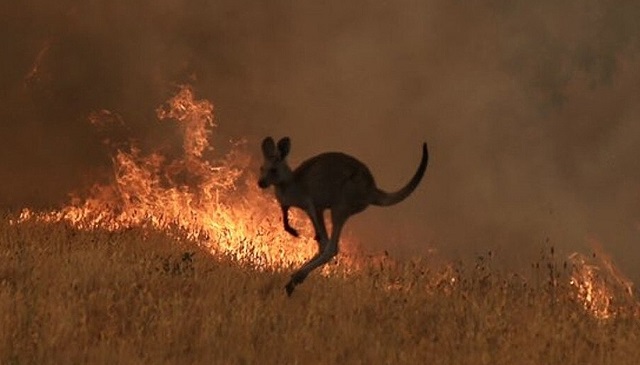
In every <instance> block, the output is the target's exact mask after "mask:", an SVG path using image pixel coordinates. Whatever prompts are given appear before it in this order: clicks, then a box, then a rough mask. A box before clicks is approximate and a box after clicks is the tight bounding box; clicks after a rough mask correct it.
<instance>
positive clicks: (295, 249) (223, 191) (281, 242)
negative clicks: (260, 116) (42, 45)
mask: <svg viewBox="0 0 640 365" xmlns="http://www.w3.org/2000/svg"><path fill="white" fill-rule="evenodd" d="M213 112H214V107H213V104H211V103H210V102H209V101H207V100H196V99H195V98H194V94H193V90H192V88H191V87H189V86H182V87H181V88H180V90H179V91H178V92H177V94H176V95H175V96H173V97H172V98H171V99H169V100H168V101H167V102H166V103H165V104H164V105H162V106H160V107H159V108H158V109H157V110H156V114H157V117H158V120H159V121H160V122H175V123H178V124H179V126H180V128H181V131H182V156H180V158H174V159H171V158H169V157H168V156H166V155H165V154H162V153H160V152H153V153H150V154H144V153H143V152H142V151H141V149H140V148H138V147H136V146H135V144H133V143H130V145H129V146H128V147H126V148H124V149H118V150H117V151H116V153H115V156H113V158H112V160H113V175H114V176H113V182H112V183H110V184H96V185H94V186H93V187H92V188H91V189H90V191H89V194H88V197H86V198H80V197H79V196H77V195H76V196H73V197H72V199H71V202H70V203H69V204H68V205H67V206H64V207H63V208H61V209H59V210H55V211H49V212H34V211H31V210H28V209H25V210H23V211H22V213H21V214H20V217H19V219H18V221H24V220H28V219H37V220H41V221H45V222H57V221H64V222H68V223H69V224H71V225H72V226H74V227H76V228H79V229H97V228H100V229H107V230H120V229H125V228H129V227H139V226H143V227H151V228H155V229H159V230H164V231H168V232H171V231H172V230H174V229H175V228H177V229H178V231H180V232H182V233H183V234H186V236H187V238H189V239H193V240H196V241H197V242H199V243H200V244H202V245H204V246H206V247H207V248H209V249H210V250H211V251H212V253H215V254H223V255H228V256H232V257H234V258H235V259H237V260H239V261H241V262H245V263H249V264H251V265H252V266H253V267H256V268H261V269H282V268H288V267H290V266H291V265H298V264H300V263H302V262H304V261H305V260H306V259H307V258H309V257H311V256H312V255H313V254H314V253H315V250H316V243H315V241H314V240H313V236H314V234H313V232H312V229H311V225H310V224H309V223H308V222H307V219H306V218H305V216H304V215H303V214H302V213H301V212H295V211H293V212H292V214H291V223H292V225H294V226H295V227H298V228H299V229H300V232H301V237H300V238H293V237H291V236H289V234H288V233H286V232H285V231H284V230H283V228H282V222H281V217H280V215H279V213H280V210H279V209H278V208H277V203H276V202H275V199H274V198H273V194H271V193H270V192H265V191H262V190H259V189H258V187H257V184H256V183H255V182H256V181H257V180H256V177H255V176H254V175H253V174H252V173H251V169H250V167H251V158H250V155H249V153H248V152H247V150H246V148H245V147H246V142H245V141H243V140H241V141H232V142H231V147H230V152H228V153H227V154H225V155H224V156H222V157H221V158H218V159H217V160H213V161H210V160H209V159H206V158H205V156H206V155H208V154H211V152H213V147H212V146H211V145H210V143H209V141H210V137H211V135H212V133H213V130H214V128H215V127H216V124H215V122H214V113H213ZM89 120H90V122H91V124H93V125H94V126H96V127H97V128H98V129H105V128H107V127H106V125H108V124H109V123H116V124H118V125H120V126H121V125H122V124H123V122H122V119H121V118H120V117H119V116H117V115H116V114H115V113H112V112H109V111H106V110H103V111H100V112H96V113H93V114H92V115H91V116H90V118H89ZM105 142H106V143H109V141H108V140H106V141H105ZM274 211H277V212H278V214H274ZM345 241H346V242H345ZM345 243H346V247H347V251H348V247H349V246H350V242H349V239H348V238H347V239H346V240H342V245H343V247H344V246H345ZM342 256H343V257H342V258H341V261H342V262H348V261H349V259H348V257H345V256H344V255H342ZM352 266H354V267H355V263H352Z"/></svg>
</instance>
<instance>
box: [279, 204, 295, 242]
mask: <svg viewBox="0 0 640 365" xmlns="http://www.w3.org/2000/svg"><path fill="white" fill-rule="evenodd" d="M280 208H282V221H283V222H284V230H285V231H287V232H289V234H291V235H292V236H293V237H298V236H299V234H298V231H296V229H295V228H293V227H291V225H289V206H288V205H281V206H280Z"/></svg>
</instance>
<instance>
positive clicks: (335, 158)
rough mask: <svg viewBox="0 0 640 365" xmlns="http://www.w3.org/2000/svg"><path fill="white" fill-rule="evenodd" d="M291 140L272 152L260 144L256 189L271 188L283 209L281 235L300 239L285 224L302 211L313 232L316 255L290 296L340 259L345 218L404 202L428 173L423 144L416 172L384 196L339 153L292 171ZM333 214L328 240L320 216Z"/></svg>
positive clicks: (269, 141)
mask: <svg viewBox="0 0 640 365" xmlns="http://www.w3.org/2000/svg"><path fill="white" fill-rule="evenodd" d="M290 150H291V140H290V139H289V137H284V138H282V139H280V140H279V141H278V145H277V146H276V144H275V142H274V140H273V138H271V137H267V138H265V139H264V140H263V141H262V154H263V157H264V163H263V165H262V167H261V168H260V179H259V180H258V186H259V187H260V188H262V189H266V188H268V187H270V186H272V185H273V186H274V187H275V195H276V199H277V200H278V202H279V203H280V207H281V209H282V220H283V222H284V229H285V231H287V232H288V233H290V234H291V235H292V236H295V237H298V231H297V230H296V229H295V228H293V227H291V225H290V224H289V208H290V207H296V208H300V209H302V210H304V211H305V212H306V213H307V215H308V216H309V218H310V219H311V223H313V228H314V230H315V239H316V241H317V242H318V252H317V253H316V254H315V256H313V257H312V258H311V259H309V260H308V261H307V262H305V263H304V264H303V265H302V266H301V267H300V268H299V269H298V270H297V271H296V272H295V273H294V274H293V275H291V279H290V280H289V282H288V283H287V285H286V286H285V289H286V292H287V295H288V296H291V294H292V293H293V290H294V289H295V287H296V286H297V285H300V284H302V282H303V281H304V280H305V279H306V278H307V276H308V275H309V273H311V272H312V271H313V270H315V269H316V268H318V267H320V266H322V265H324V264H326V263H327V262H329V260H331V259H332V258H333V257H334V256H336V255H337V254H338V239H339V237H340V231H341V230H342V227H343V226H344V224H345V222H346V221H347V219H348V218H349V217H351V216H352V215H354V214H357V213H360V212H362V211H363V210H365V209H366V208H367V207H368V206H369V205H377V206H389V205H394V204H397V203H399V202H401V201H402V200H404V199H405V198H406V197H408V196H409V195H410V194H411V193H412V192H413V191H414V190H415V188H416V187H417V186H418V184H419V183H420V180H422V176H423V175H424V172H425V170H426V168H427V162H428V160H429V154H428V151H427V144H426V143H424V144H423V145H422V160H421V161H420V165H419V166H418V170H417V171H416V173H415V174H414V175H413V177H412V178H411V180H410V181H409V183H408V184H407V185H405V186H404V187H403V188H402V189H400V190H398V191H396V192H394V193H387V192H385V191H383V190H380V189H378V187H376V183H375V180H374V179H373V175H371V172H370V171H369V168H368V167H367V166H366V165H365V164H363V163H362V162H360V161H358V160H357V159H355V158H353V157H351V156H349V155H346V154H344V153H340V152H327V153H322V154H320V155H317V156H315V157H312V158H310V159H308V160H306V161H304V162H303V163H302V164H300V166H298V168H296V169H295V170H292V169H291V167H289V165H288V164H287V161H286V157H287V156H288V155H289V151H290ZM326 209H329V210H330V211H331V224H332V227H333V229H332V232H331V237H329V236H328V235H327V229H326V227H325V222H324V214H323V213H324V211H325V210H326Z"/></svg>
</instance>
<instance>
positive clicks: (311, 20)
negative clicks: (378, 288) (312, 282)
mask: <svg viewBox="0 0 640 365" xmlns="http://www.w3.org/2000/svg"><path fill="white" fill-rule="evenodd" d="M1 6H2V12H1V14H3V15H2V17H3V18H4V19H2V20H3V21H2V24H3V26H2V27H3V28H4V29H3V32H2V33H1V34H2V36H0V38H1V42H2V49H3V50H5V52H4V54H3V57H1V58H0V89H1V91H2V95H3V96H2V99H1V100H0V117H1V118H2V123H1V124H0V125H1V126H0V133H1V135H2V136H3V137H4V139H3V143H2V151H1V152H2V153H1V155H0V174H1V175H2V177H3V180H2V181H3V182H2V184H0V204H1V205H2V206H4V207H6V208H11V209H17V208H19V207H23V206H35V207H47V206H55V205H56V204H60V203H62V202H64V201H65V199H66V194H67V193H68V192H70V191H74V190H78V189H82V188H83V187H86V186H87V185H88V184H90V183H92V182H93V181H94V180H95V179H96V178H98V177H100V176H102V175H101V173H102V172H103V171H104V170H103V169H104V168H105V167H107V166H108V164H109V149H108V148H106V147H105V146H104V145H103V144H101V142H100V141H101V138H102V137H101V136H100V134H99V133H96V132H95V131H94V130H93V128H92V126H91V125H89V123H87V117H88V115H89V114H90V113H91V112H94V111H99V110H102V109H107V110H110V111H112V112H114V113H117V115H119V116H120V117H121V118H122V120H123V121H124V122H125V124H126V131H127V133H126V134H124V135H123V137H122V138H125V137H128V136H131V137H134V138H136V139H138V140H139V141H141V143H142V144H143V145H144V146H147V147H148V148H151V147H152V146H158V145H160V146H166V145H171V144H172V143H176V142H177V141H176V140H174V138H175V137H171V136H172V133H171V132H172V129H171V128H172V127H171V126H168V125H164V124H159V123H157V122H156V120H155V116H154V109H155V107H156V106H157V105H159V104H160V103H161V102H162V101H163V100H165V99H166V98H167V97H168V96H169V95H171V93H172V91H173V89H174V87H175V85H176V84H179V83H185V82H189V83H191V84H193V85H194V87H195V88H196V90H197V92H198V93H199V95H200V96H201V97H206V98H208V99H210V100H212V101H213V102H214V103H215V105H216V112H217V118H218V122H219V124H220V127H219V129H218V132H217V133H218V136H219V139H220V140H222V139H226V138H228V137H230V136H246V137H249V138H250V139H251V140H252V142H254V143H255V144H256V146H257V144H258V142H259V141H260V139H261V138H262V137H263V136H264V135H267V134H270V135H274V136H275V137H279V136H283V135H289V136H291V137H292V140H293V151H292V160H293V161H292V162H294V163H296V162H300V161H301V160H302V159H304V158H306V157H308V156H311V155H313V154H315V153H319V152H321V151H326V150H341V151H345V152H348V153H351V154H353V155H355V156H357V157H359V158H360V159H361V160H363V161H364V162H366V163H367V164H368V165H369V166H370V168H371V170H372V171H373V172H374V175H375V176H376V178H377V180H378V183H379V185H380V186H381V187H382V188H385V189H388V190H393V189H395V188H397V187H400V186H401V185H402V184H404V183H405V182H406V181H407V180H408V179H409V177H410V176H411V174H412V173H413V172H414V169H415V167H416V166H417V163H418V160H419V153H420V144H421V142H422V141H423V140H427V141H428V142H429V145H430V149H431V153H432V159H431V163H430V166H429V169H428V171H427V175H426V179H425V181H424V182H423V184H422V185H421V186H420V188H419V189H418V191H417V192H416V193H415V194H414V195H413V196H412V197H410V198H409V199H408V200H407V201H405V202H403V203H402V204H401V205H398V206H396V207H392V208H385V209H377V208H371V209H370V210H369V211H367V212H366V213H364V214H362V215H361V216H358V217H355V218H354V219H353V221H352V222H351V223H350V225H349V226H348V228H349V229H350V230H351V231H352V232H354V233H356V234H357V236H358V237H360V238H361V240H362V241H364V244H365V246H368V247H372V248H373V249H383V248H384V249H388V250H390V251H391V252H392V253H394V254H398V255H403V254H415V253H421V252H424V251H425V250H426V249H427V247H435V248H437V249H438V250H439V251H441V252H443V253H444V254H445V255H447V256H450V257H455V256H457V255H460V256H464V255H466V254H468V253H469V252H471V253H482V252H486V251H488V250H494V251H495V250H497V252H498V257H502V258H504V261H510V262H516V263H518V264H521V263H527V262H528V261H530V260H532V259H534V258H535V256H536V254H537V252H538V250H539V249H540V248H542V247H545V246H548V245H555V246H556V247H558V248H562V249H564V250H567V251H568V250H573V249H580V250H586V249H588V246H587V242H588V240H589V239H590V238H596V239H598V240H600V241H601V242H602V243H603V245H604V247H605V249H606V250H608V251H609V252H611V253H612V255H613V257H614V259H615V260H616V261H617V262H618V263H620V265H621V266H622V268H623V269H624V270H625V271H627V272H630V273H631V274H632V276H635V279H636V280H637V279H638V278H640V276H639V275H640V271H638V270H636V269H635V268H636V266H637V265H636V264H637V259H636V258H637V257H638V255H639V254H640V250H639V249H638V244H637V243H638V239H639V238H640V237H639V236H640V232H639V230H638V222H640V208H639V204H638V203H639V202H640V169H639V167H640V166H639V164H640V163H639V162H638V159H637V156H638V153H639V152H640V124H639V123H638V122H639V117H640V107H639V106H638V105H639V104H638V103H637V95H640V90H639V89H640V87H639V86H638V85H640V71H638V70H640V57H639V56H640V53H639V47H640V44H639V42H638V35H639V34H640V23H639V22H637V19H639V18H640V4H638V3H637V2H635V1H630V0H629V1H628V0H617V1H604V0H587V1H570V2H557V1H550V0H549V1H537V2H525V1H501V0H495V1H485V2H474V3H472V4H468V3H464V2H452V1H437V0H433V1H418V0H403V1H398V2H381V1H373V0H369V1H365V0H357V1H349V2H338V1H328V2H304V1H302V2H292V1H284V0H276V1H270V2H265V3H255V2H248V1H242V0H241V1H237V0H233V1H231V0H222V1H183V0H160V1H137V2H129V1H124V0H111V1H107V0H104V1H102V0H99V1H92V2H86V1H71V0H66V1H59V2H56V3H55V4H53V3H50V2H46V1H44V0H30V1H24V2H13V3H9V2H6V3H5V4H3V5H1ZM34 66H37V68H36V69H35V71H34ZM255 150H256V154H258V148H257V147H256V149H255ZM371 227H376V229H371Z"/></svg>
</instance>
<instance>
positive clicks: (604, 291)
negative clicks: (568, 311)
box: [569, 242, 638, 319]
mask: <svg viewBox="0 0 640 365" xmlns="http://www.w3.org/2000/svg"><path fill="white" fill-rule="evenodd" d="M593 249H594V254H593V256H592V257H591V258H589V257H587V256H585V255H583V254H580V253H577V252H576V253H573V254H571V255H570V256H569V261H570V262H571V264H572V272H571V278H570V281H569V284H570V285H571V286H573V287H574V288H575V290H576V296H577V299H578V301H579V302H581V303H582V305H583V307H584V309H585V310H587V311H588V312H590V313H591V314H593V315H594V316H595V317H596V318H600V319H606V318H610V317H612V316H615V315H616V314H618V313H620V312H621V311H623V310H624V309H625V308H629V306H625V304H628V303H631V308H634V309H633V312H635V313H631V314H637V313H638V303H637V302H636V300H635V299H634V295H633V283H632V282H631V280H629V279H628V278H627V277H626V276H625V275H624V274H623V273H622V272H620V270H618V268H616V266H615V265H614V264H613V262H612V260H611V257H609V256H608V255H607V254H605V253H604V251H603V250H602V248H601V246H600V245H598V244H597V243H595V242H594V244H593Z"/></svg>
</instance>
